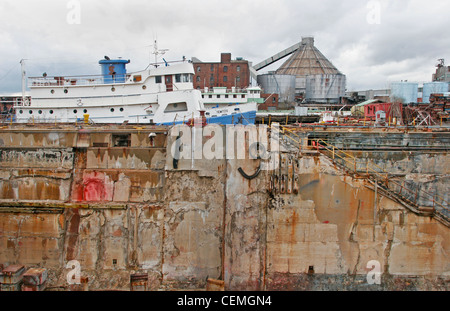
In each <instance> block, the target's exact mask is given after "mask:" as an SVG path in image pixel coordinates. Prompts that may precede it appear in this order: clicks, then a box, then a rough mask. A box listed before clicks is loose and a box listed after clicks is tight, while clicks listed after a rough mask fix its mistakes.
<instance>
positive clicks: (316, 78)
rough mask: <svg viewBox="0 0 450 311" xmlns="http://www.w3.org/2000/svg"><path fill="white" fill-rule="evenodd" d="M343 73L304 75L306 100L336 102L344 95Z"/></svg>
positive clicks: (344, 82)
mask: <svg viewBox="0 0 450 311" xmlns="http://www.w3.org/2000/svg"><path fill="white" fill-rule="evenodd" d="M345 86H346V77H345V75H343V74H323V75H310V76H307V77H306V94H305V98H306V101H310V102H322V103H336V102H339V99H340V98H341V97H343V96H344V95H345Z"/></svg>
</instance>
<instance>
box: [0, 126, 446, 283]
mask: <svg viewBox="0 0 450 311" xmlns="http://www.w3.org/2000/svg"><path fill="white" fill-rule="evenodd" d="M150 133H155V136H151V135H149V134H150ZM322 134H323V135H325V134H326V133H321V135H322ZM308 135H310V133H305V137H307V136H308ZM342 135H344V134H342ZM387 135H388V134H387ZM331 136H332V135H331V134H330V135H328V137H331ZM447 137H448V136H446V134H445V135H444V136H442V137H441V138H440V137H439V135H437V136H436V138H435V139H436V144H439V142H440V141H441V140H445V139H447ZM175 139H176V137H169V136H168V130H167V129H165V128H151V127H145V128H136V127H131V126H129V127H119V128H106V129H105V128H95V127H92V128H90V127H87V128H82V129H75V128H70V129H65V128H62V129H15V128H12V129H3V130H2V131H0V145H1V155H0V249H1V252H0V263H3V264H4V265H8V264H15V263H20V264H23V265H26V266H27V267H45V268H47V269H48V270H49V285H48V286H49V288H50V289H51V288H53V289H54V290H57V289H59V290H64V289H68V288H69V286H68V281H67V279H66V276H67V274H68V272H69V271H70V270H71V268H66V265H67V263H68V262H69V261H71V260H77V261H78V262H79V263H80V267H81V275H82V276H83V277H86V278H88V280H89V281H88V282H89V283H88V284H89V288H90V289H119V290H129V289H130V275H132V274H134V273H138V272H139V273H140V272H145V273H148V284H149V289H151V290H157V289H163V290H164V289H182V288H192V289H204V288H205V287H206V279H207V278H208V277H209V278H213V279H223V280H224V281H225V288H226V289H227V290H324V289H325V290H326V289H336V290H356V289H357V290H380V289H381V290H397V289H411V290H414V289H419V290H425V289H431V290H448V289H449V288H448V284H449V283H448V280H449V277H450V260H449V256H448V254H449V253H450V242H449V241H450V234H449V228H448V227H446V226H445V225H443V224H442V223H441V222H438V221H437V220H435V219H434V218H432V217H423V216H419V215H416V214H414V213H412V212H411V211H410V210H408V209H407V208H405V207H404V206H402V205H401V204H399V203H397V202H395V201H393V200H391V199H389V198H387V197H384V196H383V195H381V194H380V193H375V192H374V191H373V190H372V189H369V188H368V187H366V181H365V180H364V179H358V178H354V177H353V176H350V175H349V174H347V173H346V172H345V171H344V170H342V169H341V168H340V167H339V166H336V163H333V162H332V161H331V160H330V158H329V157H326V156H324V155H322V154H320V153H317V152H309V151H308V152H301V150H300V151H299V150H297V151H295V150H294V151H293V150H282V151H281V159H282V160H281V161H280V162H279V165H278V166H277V167H276V168H275V169H272V170H262V171H261V172H260V174H259V175H257V177H255V178H253V179H247V178H245V177H244V176H243V175H242V174H240V173H239V170H238V169H239V168H242V169H243V170H244V171H245V172H246V173H247V174H249V175H251V174H252V173H253V172H255V171H256V170H257V168H258V166H259V164H260V162H261V161H262V160H259V159H256V160H254V159H226V158H222V159H212V160H205V159H197V160H196V159H194V160H191V159H180V160H179V161H178V162H176V161H175V162H174V161H173V155H172V153H171V152H170V149H169V148H170V146H172V143H173V142H174V141H175ZM207 141H208V137H204V138H203V144H205V143H206V142H207ZM242 148H244V149H245V151H248V146H242ZM409 152H410V151H407V152H406V151H402V150H399V151H393V150H391V151H388V152H381V151H373V150H368V151H367V150H366V151H364V150H362V151H353V153H352V154H353V155H354V156H356V157H357V158H358V159H359V161H360V163H361V166H363V165H364V163H366V162H373V163H377V165H384V167H386V169H388V170H390V171H391V172H392V173H393V175H395V176H394V177H395V178H398V179H400V180H404V179H406V180H410V181H414V182H416V183H417V184H420V185H422V186H423V185H429V186H426V187H428V188H429V190H430V191H431V190H433V189H437V190H439V192H441V193H443V192H445V191H446V193H448V174H449V172H448V165H446V163H447V164H448V160H449V159H448V155H447V153H446V152H445V151H432V152H431V151H427V150H421V151H420V152H413V151H411V152H412V153H411V154H410V153H409ZM283 159H284V160H283ZM274 177H276V178H288V179H289V180H290V181H291V182H292V183H291V184H292V188H287V189H284V190H282V189H281V188H275V189H274V182H273V181H274ZM373 261H376V262H377V263H379V268H380V273H381V283H380V284H368V281H367V275H368V273H370V272H371V271H373V267H372V266H371V265H368V263H369V262H373Z"/></svg>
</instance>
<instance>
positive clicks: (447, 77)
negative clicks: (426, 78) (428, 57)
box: [432, 58, 450, 91]
mask: <svg viewBox="0 0 450 311" xmlns="http://www.w3.org/2000/svg"><path fill="white" fill-rule="evenodd" d="M432 80H433V81H440V82H450V66H445V60H444V59H443V58H441V59H439V63H438V64H437V66H436V72H435V73H434V74H433V76H432ZM449 91H450V90H449Z"/></svg>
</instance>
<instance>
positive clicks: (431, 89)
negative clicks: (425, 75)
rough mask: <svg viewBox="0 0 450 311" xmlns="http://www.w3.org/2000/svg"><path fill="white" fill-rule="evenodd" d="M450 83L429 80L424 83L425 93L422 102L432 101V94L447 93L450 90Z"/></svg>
mask: <svg viewBox="0 0 450 311" xmlns="http://www.w3.org/2000/svg"><path fill="white" fill-rule="evenodd" d="M448 88H449V83H448V82H429V83H424V84H423V95H422V102H423V103H427V104H429V103H430V95H431V94H439V93H441V94H442V93H446V92H448V91H449V89H448Z"/></svg>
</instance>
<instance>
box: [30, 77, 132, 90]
mask: <svg viewBox="0 0 450 311" xmlns="http://www.w3.org/2000/svg"><path fill="white" fill-rule="evenodd" d="M130 76H131V74H121V75H115V77H112V76H109V75H95V76H94V75H92V76H68V77H30V78H28V86H29V87H36V86H55V87H64V86H74V85H102V84H119V83H125V82H126V81H128V79H129V78H130Z"/></svg>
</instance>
